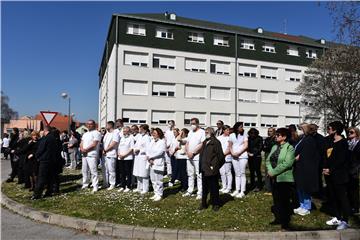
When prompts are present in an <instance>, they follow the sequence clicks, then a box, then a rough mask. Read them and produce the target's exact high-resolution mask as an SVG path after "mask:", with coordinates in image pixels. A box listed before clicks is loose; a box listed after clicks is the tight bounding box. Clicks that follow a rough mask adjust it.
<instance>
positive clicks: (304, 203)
mask: <svg viewBox="0 0 360 240" xmlns="http://www.w3.org/2000/svg"><path fill="white" fill-rule="evenodd" d="M297 192H298V196H299V202H300V207H301V208H303V209H306V210H309V211H310V210H311V196H310V194H308V193H306V192H304V191H303V190H298V191H297Z"/></svg>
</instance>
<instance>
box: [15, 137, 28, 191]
mask: <svg viewBox="0 0 360 240" xmlns="http://www.w3.org/2000/svg"><path fill="white" fill-rule="evenodd" d="M29 140H30V135H29V132H28V131H22V132H21V133H20V135H19V141H18V143H17V145H16V146H17V147H16V149H15V150H14V152H13V153H14V155H15V156H16V157H17V158H18V184H23V183H25V188H30V187H31V183H30V178H29V179H28V178H26V174H25V172H26V171H25V170H26V167H25V160H26V151H27V147H28V142H29Z"/></svg>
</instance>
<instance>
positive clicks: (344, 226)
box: [336, 221, 349, 230]
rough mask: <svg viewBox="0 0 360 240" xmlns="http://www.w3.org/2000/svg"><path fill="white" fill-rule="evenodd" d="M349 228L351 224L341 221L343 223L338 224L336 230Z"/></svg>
mask: <svg viewBox="0 0 360 240" xmlns="http://www.w3.org/2000/svg"><path fill="white" fill-rule="evenodd" d="M347 228H349V224H348V223H347V222H345V221H341V223H340V224H339V225H338V226H337V228H336V230H345V229H347Z"/></svg>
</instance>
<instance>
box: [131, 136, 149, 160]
mask: <svg viewBox="0 0 360 240" xmlns="http://www.w3.org/2000/svg"><path fill="white" fill-rule="evenodd" d="M138 135H139V137H138V140H137V141H136V143H135V145H134V149H139V150H140V151H139V153H138V154H137V155H145V154H146V150H147V146H148V145H149V143H150V142H151V139H150V136H149V134H145V135H144V136H143V135H141V134H138Z"/></svg>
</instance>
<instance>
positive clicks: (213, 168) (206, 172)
mask: <svg viewBox="0 0 360 240" xmlns="http://www.w3.org/2000/svg"><path fill="white" fill-rule="evenodd" d="M224 163H225V156H224V153H223V150H222V147H221V143H220V141H219V140H217V139H216V138H215V137H211V138H210V139H209V140H205V141H204V142H203V147H202V149H201V151H200V160H199V165H200V166H199V169H200V171H201V173H202V174H203V176H206V177H207V176H216V175H219V174H220V172H219V170H220V168H221V167H222V165H223V164H224Z"/></svg>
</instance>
